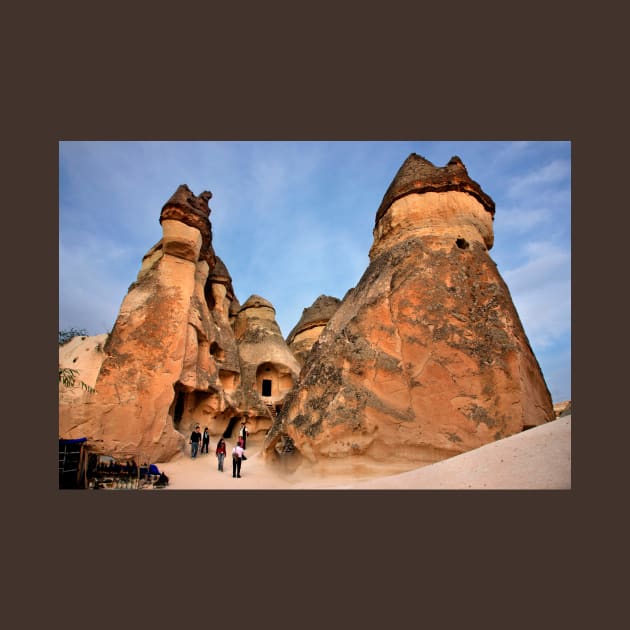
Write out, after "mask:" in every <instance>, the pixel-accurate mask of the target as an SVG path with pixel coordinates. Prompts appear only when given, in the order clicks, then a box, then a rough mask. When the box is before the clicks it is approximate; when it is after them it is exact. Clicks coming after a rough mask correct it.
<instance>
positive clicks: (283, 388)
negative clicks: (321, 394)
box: [234, 295, 300, 432]
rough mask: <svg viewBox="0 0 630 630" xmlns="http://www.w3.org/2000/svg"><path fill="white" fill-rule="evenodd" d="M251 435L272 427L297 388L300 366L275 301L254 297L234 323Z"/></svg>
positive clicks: (244, 402) (244, 406)
mask: <svg viewBox="0 0 630 630" xmlns="http://www.w3.org/2000/svg"><path fill="white" fill-rule="evenodd" d="M234 334H235V337H236V341H237V344H238V351H239V356H240V361H241V377H242V384H243V392H244V396H245V399H244V401H243V409H244V410H245V414H244V415H246V416H247V417H248V428H249V431H250V432H255V431H260V430H263V429H264V430H265V431H266V430H267V429H269V428H270V427H271V423H272V419H273V418H274V417H275V413H276V409H277V408H279V407H280V406H281V405H282V402H283V401H284V398H285V396H286V395H287V393H288V392H289V390H290V389H291V388H292V387H293V385H294V383H295V381H296V379H297V376H298V373H299V371H300V366H299V364H298V362H297V361H296V359H295V357H294V356H293V354H292V353H291V351H290V350H289V347H288V346H287V344H286V342H285V340H284V338H283V337H282V332H281V331H280V327H279V326H278V324H277V322H276V311H275V308H274V307H273V305H272V304H271V302H268V301H267V300H265V299H264V298H262V297H260V296H258V295H252V296H251V297H250V298H249V299H248V300H247V301H246V302H245V304H243V306H242V307H241V309H240V311H239V313H238V315H237V316H236V318H235V321H234Z"/></svg>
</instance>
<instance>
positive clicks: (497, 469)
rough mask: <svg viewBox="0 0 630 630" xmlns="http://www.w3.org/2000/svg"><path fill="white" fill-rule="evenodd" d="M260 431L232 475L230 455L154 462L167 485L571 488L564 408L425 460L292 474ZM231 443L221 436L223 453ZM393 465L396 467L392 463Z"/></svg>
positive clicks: (348, 463) (568, 430)
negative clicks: (512, 431)
mask: <svg viewBox="0 0 630 630" xmlns="http://www.w3.org/2000/svg"><path fill="white" fill-rule="evenodd" d="M261 445H262V438H259V439H256V438H255V437H254V438H253V439H250V440H249V441H248V448H247V451H246V452H247V457H248V459H247V461H245V462H243V467H242V477H241V478H240V479H235V478H233V477H232V469H231V460H230V458H229V457H228V459H227V461H226V463H225V472H219V471H218V470H217V460H216V457H215V455H214V454H213V453H212V452H210V454H208V455H205V454H204V455H200V456H198V457H197V458H196V459H191V458H190V457H189V456H187V455H181V456H180V457H178V458H177V459H175V460H173V461H170V462H166V463H163V464H158V466H159V468H160V470H163V471H164V472H166V474H167V475H168V476H169V478H170V483H169V486H168V488H166V489H164V490H160V492H164V491H168V490H178V489H181V490H239V489H240V490H245V489H248V490H252V489H256V490H283V489H284V490H305V489H311V490H317V489H339V490H377V489H378V490H380V489H388V490H417V489H425V490H431V489H433V490H439V489H470V490H475V489H484V490H491V489H497V490H498V489H510V490H516V489H540V490H548V489H549V490H550V489H570V488H571V416H565V417H562V418H559V419H557V420H554V421H553V422H549V423H547V424H545V425H542V426H540V427H535V428H533V429H529V430H527V431H525V432H523V433H519V434H518V435H514V436H511V437H508V438H505V439H503V440H499V441H497V442H493V443H492V444H487V445H485V446H482V447H480V448H478V449H475V450H474V451H469V452H468V453H464V454H463V455H458V456H456V457H452V458H450V459H448V460H444V461H441V462H438V463H437V464H432V465H429V466H424V467H421V468H416V469H414V470H410V471H406V472H399V469H400V463H399V462H395V461H392V462H391V463H386V464H384V465H383V466H382V467H381V466H379V467H378V469H376V470H375V469H372V470H369V469H366V468H365V466H361V467H360V466H358V465H356V464H355V463H354V462H353V461H352V459H353V458H350V459H349V460H347V461H345V462H342V463H340V464H339V465H338V466H337V467H336V469H335V471H334V472H333V473H330V474H326V475H323V474H321V473H317V472H315V471H312V470H308V468H306V467H300V468H299V469H298V470H297V471H296V472H295V473H293V474H288V473H287V474H281V473H280V472H278V471H277V470H276V469H274V468H273V467H270V466H269V465H268V464H266V463H265V462H263V460H262V456H261V453H260V447H261ZM232 446H233V444H232V443H230V441H228V453H229V452H230V450H231V448H232ZM397 467H398V470H397V469H396V468H397Z"/></svg>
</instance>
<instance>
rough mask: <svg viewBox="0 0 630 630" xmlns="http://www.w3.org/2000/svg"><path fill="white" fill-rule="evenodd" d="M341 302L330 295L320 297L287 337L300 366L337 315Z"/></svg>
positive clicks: (303, 313) (304, 312)
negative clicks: (332, 318) (330, 320)
mask: <svg viewBox="0 0 630 630" xmlns="http://www.w3.org/2000/svg"><path fill="white" fill-rule="evenodd" d="M340 304H341V300H340V299H339V298H336V297H331V296H329V295H320V296H319V297H318V298H317V299H316V300H315V301H314V302H313V304H311V306H309V307H308V308H305V309H304V310H303V311H302V317H300V321H299V322H298V323H297V324H296V325H295V326H294V327H293V330H292V331H291V332H290V333H289V335H288V337H287V344H288V345H289V348H290V349H291V352H292V353H293V355H294V356H295V358H296V359H297V361H298V363H299V364H300V366H302V365H304V360H305V358H306V356H307V355H308V353H309V352H310V351H311V348H312V347H313V344H314V343H315V342H316V341H317V340H318V339H319V336H320V335H321V333H322V330H324V327H325V326H326V324H327V323H328V320H329V319H330V318H331V317H332V316H333V315H334V314H335V312H336V311H337V309H338V308H339V305H340Z"/></svg>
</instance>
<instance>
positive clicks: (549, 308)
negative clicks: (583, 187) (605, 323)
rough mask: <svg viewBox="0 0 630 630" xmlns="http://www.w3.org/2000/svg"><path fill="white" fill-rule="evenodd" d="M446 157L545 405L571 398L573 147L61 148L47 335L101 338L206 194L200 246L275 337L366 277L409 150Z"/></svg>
mask: <svg viewBox="0 0 630 630" xmlns="http://www.w3.org/2000/svg"><path fill="white" fill-rule="evenodd" d="M413 152H415V153H418V154H420V155H422V156H424V157H425V158H426V159H428V160H430V161H431V162H432V163H433V164H435V165H436V166H444V165H446V163H447V162H448V160H449V159H450V158H451V157H452V156H453V155H458V156H459V157H460V158H461V159H462V161H463V162H464V164H465V166H466V169H467V170H468V174H469V175H470V177H471V178H472V179H474V180H475V181H477V182H478V183H479V184H480V185H481V187H482V189H483V190H484V191H485V192H486V193H487V194H488V195H490V197H492V199H493V200H494V201H495V203H496V215H495V221H494V234H495V242H494V247H493V248H492V249H491V250H490V256H491V257H492V259H493V260H494V261H495V262H496V263H497V266H498V269H499V272H500V273H501V275H502V276H503V278H504V280H505V281H506V283H507V285H508V287H509V289H510V293H511V295H512V299H513V301H514V304H515V306H516V309H517V310H518V313H519V315H520V317H521V320H522V322H523V326H524V328H525V332H526V333H527V336H528V338H529V341H530V343H531V345H532V348H533V350H534V353H535V354H536V357H537V359H538V361H539V363H540V365H541V368H542V370H543V374H544V376H545V380H546V382H547V385H548V387H549V389H550V391H551V394H552V397H553V400H554V402H558V401H561V400H568V399H570V398H571V143H570V142H568V141H566V142H564V141H558V142H550V141H544V142H529V141H523V142H520V141H515V142H503V141H502V142H491V141H479V142H471V141H463V142H456V141H448V142H422V141H409V142H398V141H396V142H383V141H378V142H369V141H361V142H343V141H330V142H310V141H309V142H297V141H295V142H293V141H292V142H284V141H282V142H279V141H278V142H262V141H256V142H245V141H235V142H223V141H222V142H200V141H195V142H86V141H82V142H60V143H59V330H64V329H68V328H79V329H81V328H83V329H86V330H87V331H88V333H89V334H90V335H96V334H100V333H103V332H107V331H109V330H111V328H112V327H113V325H114V322H115V320H116V316H117V314H118V310H119V308H120V305H121V303H122V300H123V299H124V297H125V295H126V293H127V289H128V287H129V285H130V284H131V283H132V282H133V281H134V280H135V278H136V276H137V273H138V271H139V269H140V264H141V261H142V257H143V256H144V254H145V253H146V252H147V251H148V250H149V249H150V247H152V246H153V245H154V244H155V243H157V241H158V240H159V239H160V238H161V235H162V233H161V228H160V224H159V216H160V211H161V209H162V206H163V205H164V203H165V202H166V201H167V200H168V199H169V197H170V196H171V195H172V194H173V192H175V190H176V188H177V187H178V186H179V185H180V184H187V185H188V187H189V188H190V189H191V190H192V192H193V193H195V194H197V195H198V194H200V193H201V192H202V191H203V190H210V191H212V194H213V198H212V199H211V200H210V208H211V214H210V220H211V222H212V231H213V246H214V249H215V251H216V253H217V255H218V256H220V257H221V259H222V260H223V261H224V262H225V264H226V266H227V268H228V270H229V272H230V275H231V276H232V281H233V285H234V290H235V292H236V296H237V298H238V299H239V301H240V302H241V304H242V303H244V302H245V300H247V298H248V297H249V296H250V295H252V294H258V295H261V296H262V297H264V298H266V299H267V300H269V301H271V302H272V304H273V305H274V307H275V309H276V320H277V322H278V324H279V325H280V328H281V330H282V333H283V335H284V336H285V337H286V336H287V335H288V333H289V332H290V330H291V329H292V328H293V326H294V325H295V324H296V323H297V321H298V320H299V318H300V316H301V315H302V310H303V309H304V308H306V307H308V306H310V305H311V304H312V303H313V302H314V300H315V299H316V298H317V297H318V296H319V295H322V294H326V295H333V296H335V297H338V298H343V296H344V295H345V293H346V291H347V290H348V289H350V288H352V287H353V286H355V285H356V284H357V282H358V281H359V279H360V277H361V275H362V274H363V272H364V271H365V269H366V268H367V266H368V263H369V259H368V252H369V249H370V246H371V244H372V228H373V227H374V218H375V215H376V211H377V209H378V206H379V204H380V202H381V200H382V198H383V195H384V194H385V191H386V190H387V187H388V186H389V184H390V183H391V181H392V179H393V177H394V175H395V174H396V172H397V171H398V169H399V168H400V166H401V164H402V163H403V161H404V160H405V159H406V158H407V156H408V155H409V154H410V153H413Z"/></svg>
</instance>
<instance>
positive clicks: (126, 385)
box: [59, 186, 242, 461]
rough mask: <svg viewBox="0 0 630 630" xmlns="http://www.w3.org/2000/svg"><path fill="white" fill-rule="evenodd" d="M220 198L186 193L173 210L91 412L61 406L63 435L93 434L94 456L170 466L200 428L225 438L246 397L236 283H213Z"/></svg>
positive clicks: (133, 291) (108, 353)
mask: <svg viewBox="0 0 630 630" xmlns="http://www.w3.org/2000/svg"><path fill="white" fill-rule="evenodd" d="M210 196H211V194H210V193H202V195H200V197H195V196H194V195H192V193H190V191H189V189H188V188H187V187H186V186H180V187H179V188H178V190H177V192H176V193H175V195H173V197H172V198H171V200H169V202H167V204H166V205H165V206H164V208H163V210H162V214H161V216H160V222H161V224H162V232H163V236H162V239H161V240H160V242H159V243H157V244H156V245H155V246H154V247H153V248H151V250H149V252H148V253H147V254H146V256H145V257H144V259H143V262H142V266H141V269H140V271H139V273H138V277H137V279H136V281H135V282H134V283H133V284H132V285H131V287H130V288H129V292H128V294H127V296H126V297H125V299H124V300H123V303H122V306H121V309H120V312H119V315H118V318H117V320H116V323H115V325H114V328H113V330H112V332H111V334H110V335H109V337H108V339H107V343H106V344H105V346H104V348H103V351H104V355H105V356H104V359H103V362H102V365H101V368H100V372H99V374H98V378H97V379H96V382H95V384H94V387H95V389H96V392H95V393H94V394H90V395H89V396H87V397H85V396H84V397H83V398H84V401H85V402H84V404H82V405H81V406H77V405H73V406H71V405H68V404H66V403H64V401H63V400H61V399H60V409H59V429H60V435H61V436H63V437H66V438H73V437H84V436H85V437H88V438H89V439H90V445H91V447H92V449H93V450H99V449H100V450H103V451H105V452H109V453H111V454H116V453H119V452H120V453H123V452H124V453H129V452H137V453H138V457H140V458H142V459H149V460H154V461H165V460H168V459H169V458H170V457H172V456H173V455H175V454H176V453H178V452H180V451H181V450H182V449H183V448H184V444H185V443H186V442H187V437H185V436H187V435H188V433H189V430H190V427H191V426H192V425H193V424H195V423H199V424H202V426H204V421H205V420H206V419H207V421H208V423H211V422H210V421H212V422H213V423H214V424H213V428H214V429H215V432H216V431H220V430H221V428H225V425H226V424H227V422H228V420H229V417H230V416H231V415H232V414H234V413H235V412H236V409H237V408H238V406H239V403H240V400H241V399H242V392H241V390H240V364H239V358H238V351H237V348H236V342H235V339H234V336H233V334H232V330H231V327H230V323H229V304H226V301H229V299H228V298H227V294H228V289H227V288H226V287H228V286H231V284H230V283H228V282H226V277H225V273H224V272H223V270H222V269H219V270H218V275H215V276H214V277H215V279H216V280H217V282H216V284H215V283H213V282H212V278H213V275H212V273H211V270H210V267H209V263H211V264H212V265H215V261H216V256H215V254H214V251H213V249H212V242H211V239H212V232H211V228H210V223H209V220H208V215H209V212H210V211H209V209H208V206H207V200H208V199H209V198H210ZM212 271H214V267H213V269H212ZM227 277H229V274H228V275H227ZM209 278H210V280H209ZM208 295H211V296H212V309H210V308H209V306H208V302H207V298H206V296H208Z"/></svg>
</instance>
